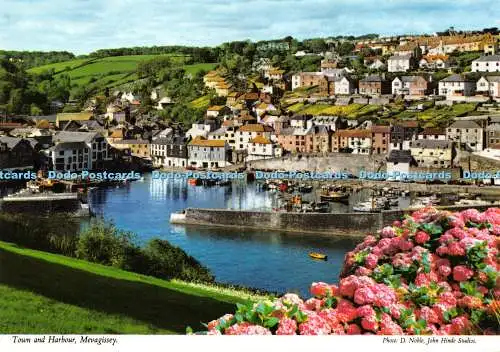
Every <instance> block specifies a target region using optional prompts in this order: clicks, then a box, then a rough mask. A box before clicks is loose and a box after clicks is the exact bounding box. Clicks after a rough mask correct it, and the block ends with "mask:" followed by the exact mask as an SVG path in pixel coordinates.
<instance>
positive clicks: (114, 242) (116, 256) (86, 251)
mask: <svg viewBox="0 0 500 352" xmlns="http://www.w3.org/2000/svg"><path fill="white" fill-rule="evenodd" d="M132 238H133V234H131V233H129V232H125V231H121V230H118V229H117V228H116V227H115V226H114V225H113V224H112V223H106V222H103V221H93V222H92V223H91V225H90V227H89V228H87V229H85V230H84V231H83V232H82V233H81V234H80V236H79V238H78V244H77V249H76V257H77V258H80V259H84V260H88V261H90V262H93V263H99V264H103V265H111V266H115V267H118V268H123V267H124V266H125V258H126V253H127V251H128V249H129V248H130V247H133V244H132Z"/></svg>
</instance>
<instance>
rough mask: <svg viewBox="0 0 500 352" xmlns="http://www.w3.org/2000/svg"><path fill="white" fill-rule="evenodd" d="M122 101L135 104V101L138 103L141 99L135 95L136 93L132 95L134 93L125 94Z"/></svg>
mask: <svg viewBox="0 0 500 352" xmlns="http://www.w3.org/2000/svg"><path fill="white" fill-rule="evenodd" d="M120 99H121V101H123V102H129V103H133V102H135V101H138V100H139V97H138V96H136V95H134V93H132V92H123V93H122V95H121V97H120Z"/></svg>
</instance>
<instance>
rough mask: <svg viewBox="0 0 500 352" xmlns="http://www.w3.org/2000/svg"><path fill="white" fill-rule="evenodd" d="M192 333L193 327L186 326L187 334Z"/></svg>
mask: <svg viewBox="0 0 500 352" xmlns="http://www.w3.org/2000/svg"><path fill="white" fill-rule="evenodd" d="M192 334H193V329H192V328H191V327H190V326H188V327H186V335H192Z"/></svg>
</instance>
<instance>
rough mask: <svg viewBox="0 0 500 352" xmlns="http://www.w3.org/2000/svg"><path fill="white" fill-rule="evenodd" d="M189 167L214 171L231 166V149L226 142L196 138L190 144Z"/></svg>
mask: <svg viewBox="0 0 500 352" xmlns="http://www.w3.org/2000/svg"><path fill="white" fill-rule="evenodd" d="M187 149H188V164H189V166H192V167H196V168H204V169H214V168H220V167H225V166H228V165H230V162H229V155H230V153H229V151H230V147H229V144H228V143H227V142H226V141H220V140H208V139H206V138H204V137H196V138H194V139H193V140H192V141H190V142H189V143H188V146H187Z"/></svg>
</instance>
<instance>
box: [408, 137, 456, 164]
mask: <svg viewBox="0 0 500 352" xmlns="http://www.w3.org/2000/svg"><path fill="white" fill-rule="evenodd" d="M410 152H411V156H412V157H413V158H414V159H415V161H416V162H417V164H418V167H423V168H436V169H448V168H451V167H453V159H454V157H455V153H454V148H453V142H450V141H443V140H430V139H419V140H416V141H412V142H410Z"/></svg>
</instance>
